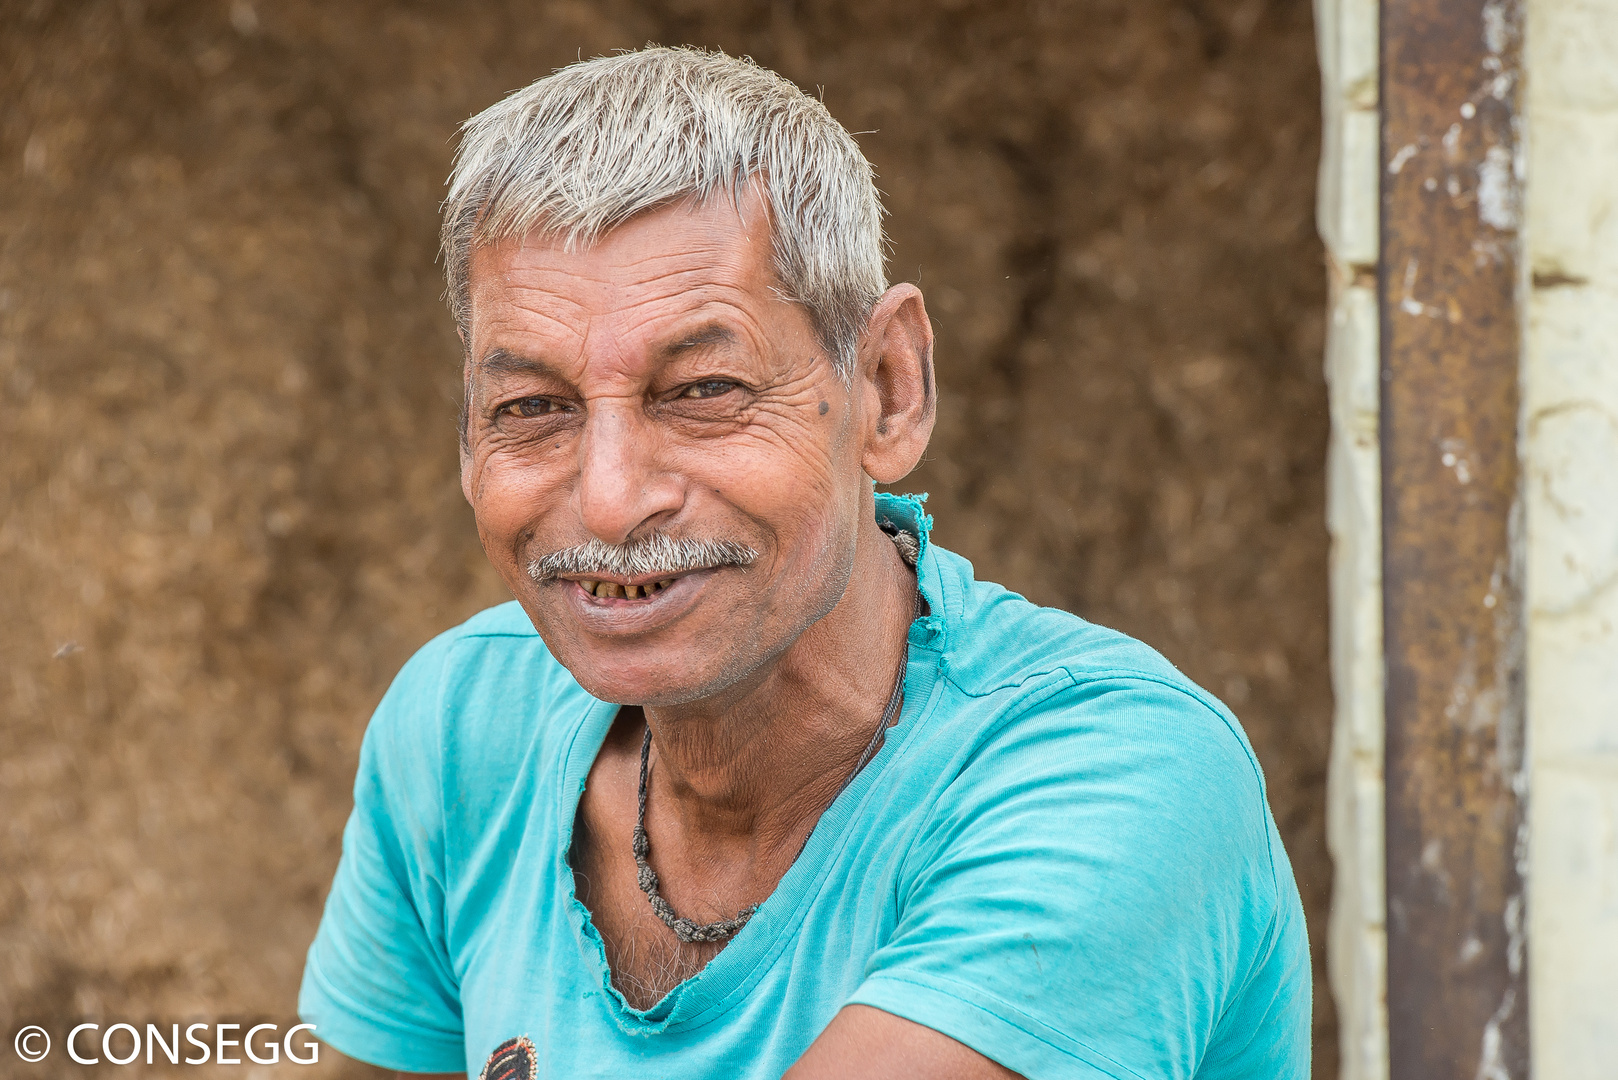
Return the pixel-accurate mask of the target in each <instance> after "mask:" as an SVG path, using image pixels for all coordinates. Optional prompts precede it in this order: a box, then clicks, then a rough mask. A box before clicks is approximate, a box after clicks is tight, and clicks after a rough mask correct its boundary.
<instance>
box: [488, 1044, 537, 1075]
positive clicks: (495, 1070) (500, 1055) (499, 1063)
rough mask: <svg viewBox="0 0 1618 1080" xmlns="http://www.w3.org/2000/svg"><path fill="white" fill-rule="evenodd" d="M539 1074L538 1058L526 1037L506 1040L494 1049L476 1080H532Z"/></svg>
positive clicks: (532, 1045)
mask: <svg viewBox="0 0 1618 1080" xmlns="http://www.w3.org/2000/svg"><path fill="white" fill-rule="evenodd" d="M538 1074H539V1058H538V1056H537V1055H535V1053H534V1044H533V1043H532V1042H531V1041H530V1040H529V1038H528V1036H526V1035H518V1036H517V1037H516V1038H514V1039H507V1040H506V1041H505V1042H503V1043H501V1044H500V1045H499V1046H497V1047H495V1048H494V1053H492V1054H490V1055H489V1060H488V1061H485V1062H484V1063H483V1071H482V1072H480V1073H478V1080H534V1077H535V1076H537V1075H538Z"/></svg>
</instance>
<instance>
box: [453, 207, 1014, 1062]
mask: <svg viewBox="0 0 1618 1080" xmlns="http://www.w3.org/2000/svg"><path fill="white" fill-rule="evenodd" d="M471 281H472V304H473V306H472V319H471V330H470V337H471V340H470V341H469V342H468V343H467V344H468V349H467V356H468V360H467V369H466V383H467V392H468V416H467V436H466V442H465V445H464V447H463V453H462V471H461V477H462V487H463V490H464V491H465V493H466V497H467V500H468V501H469V502H470V503H471V504H472V508H473V510H474V511H475V514H476V517H477V524H478V531H479V534H480V536H481V538H482V540H483V546H484V549H485V550H486V551H487V552H488V555H489V558H490V559H491V560H492V561H493V563H494V565H495V567H496V569H497V570H498V571H499V573H500V575H501V577H502V578H503V579H504V580H505V583H506V585H507V586H508V587H509V588H510V589H511V591H512V593H513V595H514V596H515V597H516V598H517V600H518V601H519V602H520V603H521V604H522V606H523V608H524V610H525V611H526V612H527V613H528V615H529V617H530V618H531V619H532V620H533V622H534V624H535V626H536V627H537V628H538V629H539V631H540V633H541V635H542V636H543V637H544V639H545V641H546V644H547V645H548V646H549V648H550V649H551V651H552V652H553V653H554V654H555V656H556V657H557V658H558V659H559V660H560V661H561V662H562V664H563V665H565V666H566V667H567V668H568V670H569V671H570V672H572V673H573V675H574V677H575V678H576V679H577V680H578V681H579V683H580V684H581V685H583V686H584V688H585V689H586V690H588V691H589V692H590V693H591V694H593V695H595V696H596V697H598V698H601V699H603V700H607V701H619V702H633V703H636V704H637V705H640V706H641V708H625V709H623V710H622V711H621V712H620V714H619V717H618V720H617V722H616V723H615V724H614V726H613V728H612V731H611V732H610V734H609V735H608V738H607V740H606V743H605V745H604V746H603V747H602V750H601V753H600V755H599V756H598V757H597V759H596V761H595V764H594V766H593V767H592V769H591V771H590V774H589V779H588V781H587V784H586V789H585V792H584V796H583V798H582V799H581V801H580V805H579V811H578V821H577V825H576V829H575V833H576V836H575V843H574V848H573V852H572V858H573V865H574V869H575V879H576V885H577V888H578V893H579V898H580V899H581V900H582V901H583V902H584V904H585V905H586V906H587V907H588V908H589V910H590V914H591V918H592V919H593V920H594V923H595V926H596V928H597V929H598V930H599V931H600V933H601V936H602V938H603V939H604V941H605V942H606V944H607V955H608V958H609V961H610V964H611V966H612V969H613V977H614V983H615V985H616V986H617V987H618V988H619V990H620V992H621V993H623V994H624V996H625V997H626V998H627V999H628V1000H629V1002H630V1003H631V1004H633V1005H636V1006H639V1007H646V1006H649V1005H650V1004H652V1003H653V1002H654V1001H655V1000H657V998H659V997H661V996H662V995H663V994H664V993H666V992H667V991H668V990H669V989H670V988H671V987H672V986H674V985H675V984H676V983H678V982H679V981H681V980H682V979H684V978H687V977H689V976H691V975H692V974H695V973H696V972H697V971H699V970H700V969H701V968H702V966H703V965H704V964H705V963H706V962H707V961H708V960H709V959H710V958H711V957H712V956H713V955H714V953H716V952H717V951H718V950H719V948H721V947H722V946H720V945H686V944H681V943H680V942H679V941H678V940H677V939H676V938H675V937H674V934H673V932H672V931H670V930H669V929H668V927H666V926H664V925H663V923H662V922H661V921H659V920H658V918H657V917H656V916H655V915H654V914H653V912H652V910H651V907H650V905H649V904H648V903H647V899H646V896H645V894H643V893H642V892H641V891H640V889H639V888H638V886H637V885H636V881H635V863H634V859H633V856H632V854H631V834H632V830H633V828H634V823H635V814H636V783H637V776H638V768H639V754H640V745H641V739H642V736H643V733H644V731H645V725H646V724H648V723H649V724H650V726H651V730H652V733H653V749H652V774H651V783H650V798H649V808H648V811H647V820H646V825H647V831H648V834H649V837H650V841H651V850H652V856H651V858H652V862H653V865H654V866H655V867H656V869H657V871H658V875H659V878H660V881H661V889H662V892H663V894H664V896H665V897H666V898H667V899H668V901H669V903H670V904H672V905H673V907H674V909H675V911H677V912H679V913H680V914H681V915H683V916H685V917H687V918H691V919H694V920H698V921H709V920H712V919H717V918H720V917H723V916H729V915H734V914H736V912H737V911H739V910H741V909H743V908H746V907H748V906H750V905H752V904H755V903H758V902H760V901H762V900H764V899H765V898H766V897H767V896H768V895H769V894H770V893H771V892H772V891H773V890H774V889H775V886H776V884H777V883H778V882H779V881H780V879H781V877H782V875H783V874H784V873H785V872H786V870H787V869H788V867H789V866H790V865H791V863H792V861H793V859H794V858H795V857H796V856H797V853H798V851H799V849H800V847H801V846H802V843H803V841H804V838H805V837H806V836H807V835H808V834H809V832H810V830H811V829H813V827H814V824H815V821H816V820H817V819H818V817H819V816H820V814H821V812H822V811H823V810H824V809H825V808H826V806H827V805H829V803H830V802H831V800H832V798H833V797H834V796H835V794H836V792H837V790H838V788H839V787H840V785H841V784H842V783H843V781H844V779H845V778H846V777H847V776H848V774H849V772H850V771H851V770H852V768H853V766H854V764H855V762H856V761H857V760H858V758H859V755H860V753H861V751H862V750H863V749H864V747H865V745H866V744H867V742H868V741H869V740H870V738H871V735H872V733H873V731H874V729H875V727H876V725H877V724H878V723H879V722H880V721H881V716H882V711H883V707H884V705H885V704H886V701H887V698H888V695H889V692H890V690H891V688H892V685H893V679H894V677H895V675H896V673H897V670H898V665H899V662H900V657H901V650H902V646H903V641H904V636H905V634H906V627H907V626H908V624H909V621H910V618H911V614H912V604H913V597H914V589H915V583H914V577H913V576H912V574H911V572H910V570H909V569H908V568H906V567H905V565H904V564H903V562H902V561H901V560H900V559H899V557H898V555H897V553H896V551H895V548H894V546H893V544H892V543H891V542H890V541H889V540H888V539H887V537H886V536H885V535H884V534H883V533H882V532H881V531H880V530H879V529H878V528H877V527H876V524H875V522H874V520H873V504H872V494H871V486H870V481H871V480H875V481H877V482H879V483H893V482H895V481H897V480H899V479H900V478H902V477H903V476H904V475H905V474H907V473H908V472H910V470H911V469H912V468H914V467H915V465H916V463H917V462H918V461H919V460H920V458H921V455H922V452H923V450H924V449H925V448H926V445H927V439H928V436H929V435H930V434H931V431H932V425H933V414H934V402H933V394H932V376H931V362H932V361H931V353H932V331H931V328H930V326H929V324H928V321H927V315H926V311H925V309H924V308H923V305H922V298H921V294H920V292H918V291H917V290H916V289H915V288H914V287H912V286H909V285H897V286H895V287H893V288H892V289H890V290H888V292H887V293H886V294H885V295H884V296H883V297H882V299H881V300H880V302H879V303H878V304H877V306H876V308H875V310H874V311H873V313H872V315H871V317H870V320H869V323H868V326H867V330H866V332H865V334H864V336H863V337H862V340H861V347H860V352H859V362H858V369H857V371H856V372H855V373H854V376H853V378H852V379H851V380H849V381H848V382H847V383H845V382H844V381H843V380H842V379H841V378H840V377H839V376H838V375H837V373H836V372H835V370H834V368H833V365H832V361H831V358H830V357H829V356H828V355H827V353H826V351H825V349H824V348H823V347H822V346H821V344H820V342H819V340H818V339H817V337H816V335H815V332H814V327H813V325H812V324H811V322H810V319H809V317H808V315H807V313H806V312H805V310H804V308H803V307H802V306H801V305H799V304H797V303H794V302H791V301H790V300H788V299H785V298H784V297H783V296H782V295H781V293H780V291H779V287H778V284H777V280H776V277H775V274H774V272H773V268H772V258H771V248H770V235H769V226H768V219H767V216H766V213H765V211H764V209H763V204H762V202H761V201H760V200H759V198H758V196H757V193H756V191H754V190H753V189H751V188H748V189H745V190H744V192H743V195H742V198H741V199H740V202H739V205H738V204H736V203H733V202H732V201H731V200H730V199H728V198H725V197H720V198H716V199H714V200H712V201H710V202H708V203H706V204H702V205H692V204H681V205H676V206H673V207H669V208H665V209H661V210H658V211H655V212H652V213H648V214H645V215H642V216H641V217H638V218H636V219H634V220H632V221H630V222H629V223H628V224H625V225H623V226H621V227H619V228H617V229H615V230H613V231H612V232H610V233H608V234H607V235H606V236H605V237H603V238H602V239H601V240H600V241H599V242H597V243H595V244H593V245H590V246H588V247H586V248H584V249H582V250H577V251H571V252H570V251H567V250H565V249H564V248H563V247H561V246H560V245H558V244H557V243H553V242H551V241H550V240H548V239H547V238H545V237H543V236H538V235H534V236H529V237H527V238H524V239H522V240H513V241H508V242H504V243H499V244H494V245H488V246H485V247H482V248H479V249H478V250H476V251H475V252H474V255H473V261H472V270H471ZM657 531H666V532H668V533H669V534H671V535H674V536H685V537H691V538H695V539H715V540H719V539H723V540H733V541H738V542H741V543H744V544H746V545H748V546H749V547H751V548H753V549H754V550H756V551H757V552H758V553H759V557H758V559H757V560H756V561H755V562H754V563H753V564H752V565H751V566H749V567H747V568H745V569H738V568H725V569H715V570H703V571H697V572H694V573H690V574H687V575H684V576H682V577H680V578H678V579H676V580H675V581H674V582H673V583H672V584H670V585H668V586H667V587H666V588H663V589H661V590H660V591H657V592H656V593H654V594H653V595H651V596H649V597H641V598H637V599H629V598H628V597H602V596H599V595H595V593H599V592H602V591H611V590H601V589H599V588H593V591H587V589H586V587H585V586H583V585H581V584H580V583H579V582H578V581H576V580H569V579H566V578H564V579H562V580H559V581H554V582H550V583H539V582H536V581H535V580H534V579H533V578H531V577H530V576H529V574H528V573H527V566H528V564H529V562H530V561H531V560H532V559H534V558H536V557H539V556H542V555H544V554H547V553H549V552H552V551H555V550H558V549H560V548H565V547H569V546H571V545H575V544H579V543H583V542H585V541H587V540H589V539H590V538H591V537H596V538H599V539H600V540H603V541H606V542H608V543H621V542H623V541H625V540H628V539H630V538H632V537H641V536H645V535H647V534H649V533H652V532H657ZM616 584H617V585H619V586H626V585H635V586H640V585H643V584H645V583H643V582H638V581H631V580H627V579H620V580H618V581H617V582H616ZM653 584H654V586H655V585H656V584H657V583H653ZM789 1075H790V1076H792V1077H794V1078H795V1080H814V1078H821V1077H824V1078H830V1077H837V1078H858V1077H873V1078H874V1077H884V1078H888V1077H904V1076H915V1077H922V1076H926V1077H932V1078H959V1080H976V1078H980V1077H981V1078H989V1077H1010V1076H1012V1075H1013V1074H1011V1073H1009V1072H1008V1071H1006V1070H1005V1069H1003V1068H1001V1067H1000V1066H999V1065H997V1064H995V1063H994V1062H992V1061H990V1060H989V1059H987V1058H985V1057H982V1056H981V1055H979V1054H977V1053H976V1052H974V1051H972V1050H970V1049H968V1048H967V1047H965V1046H963V1045H962V1044H960V1043H958V1042H956V1041H954V1040H952V1039H949V1038H947V1037H945V1036H943V1035H940V1034H938V1033H937V1032H934V1031H932V1030H931V1029H929V1028H926V1027H923V1026H921V1025H918V1024H914V1023H911V1022H909V1021H906V1020H901V1019H899V1018H897V1017H894V1016H892V1015H890V1014H888V1013H885V1012H881V1011H879V1010H876V1009H870V1008H865V1007H858V1006H855V1007H849V1008H845V1009H844V1010H842V1012H840V1013H839V1014H838V1015H837V1017H836V1018H835V1019H834V1021H833V1022H832V1024H831V1025H830V1026H829V1027H828V1028H827V1029H826V1031H825V1032H824V1033H822V1034H821V1036H820V1037H819V1038H818V1039H817V1040H816V1041H815V1043H814V1044H813V1046H811V1048H810V1049H809V1051H808V1052H807V1053H806V1054H805V1055H804V1057H803V1058H802V1059H801V1060H800V1061H799V1062H798V1063H797V1065H795V1066H794V1067H793V1069H792V1070H791V1072H790V1073H789Z"/></svg>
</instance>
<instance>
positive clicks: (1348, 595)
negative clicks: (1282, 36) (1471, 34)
mask: <svg viewBox="0 0 1618 1080" xmlns="http://www.w3.org/2000/svg"><path fill="white" fill-rule="evenodd" d="M1315 33H1316V36H1317V37H1318V39H1319V43H1320V70H1321V86H1322V94H1321V97H1322V105H1323V113H1324V116H1325V129H1324V132H1323V137H1322V147H1321V167H1320V203H1319V210H1318V217H1319V224H1320V233H1321V236H1322V237H1323V238H1324V239H1325V241H1326V251H1327V256H1328V264H1329V268H1330V269H1329V273H1330V280H1331V300H1330V304H1331V315H1330V319H1329V320H1328V322H1327V329H1326V379H1327V382H1328V383H1329V384H1330V387H1331V417H1332V435H1331V444H1330V447H1329V449H1328V451H1327V461H1328V464H1327V476H1326V493H1327V507H1326V518H1327V524H1328V527H1329V529H1330V532H1331V608H1332V622H1331V654H1332V686H1333V690H1334V692H1335V695H1336V703H1337V714H1336V720H1335V721H1334V724H1333V729H1332V748H1331V769H1330V774H1329V778H1328V780H1327V792H1328V808H1327V821H1326V829H1327V841H1328V843H1329V845H1330V847H1331V854H1332V859H1333V861H1334V863H1335V865H1336V871H1337V872H1336V876H1335V877H1334V878H1333V888H1332V909H1331V930H1330V937H1329V951H1330V968H1331V986H1332V993H1333V994H1334V996H1335V997H1336V1001H1337V1015H1338V1031H1339V1040H1340V1043H1341V1046H1342V1069H1343V1072H1342V1075H1343V1077H1345V1078H1352V1080H1381V1078H1382V1077H1385V1076H1386V1075H1387V1056H1388V1048H1387V1047H1388V1032H1387V1002H1386V998H1387V981H1386V967H1387V932H1386V928H1385V927H1386V923H1385V919H1386V907H1387V904H1386V888H1385V886H1384V866H1383V862H1384V846H1383V839H1382V838H1383V746H1382V544H1381V513H1382V509H1381V479H1380V470H1381V464H1380V454H1379V451H1378V419H1377V418H1378V399H1379V388H1378V382H1377V379H1378V362H1377V358H1378V352H1377V297H1376V261H1377V243H1378V235H1377V228H1378V220H1379V208H1378V198H1377V195H1378V191H1377V181H1378V175H1377V173H1378V169H1379V164H1378V162H1379V160H1380V154H1379V149H1378V147H1379V140H1380V134H1379V121H1380V117H1379V114H1378V111H1377V2H1376V0H1317V2H1316V4H1315Z"/></svg>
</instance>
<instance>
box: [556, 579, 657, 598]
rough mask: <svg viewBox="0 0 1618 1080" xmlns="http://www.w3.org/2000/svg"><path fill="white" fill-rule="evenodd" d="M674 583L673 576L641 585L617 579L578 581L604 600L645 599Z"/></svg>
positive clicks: (583, 587)
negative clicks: (627, 583) (623, 583)
mask: <svg viewBox="0 0 1618 1080" xmlns="http://www.w3.org/2000/svg"><path fill="white" fill-rule="evenodd" d="M673 584H674V578H671V577H670V578H664V579H663V580H661V581H648V582H645V583H643V584H640V585H620V584H618V583H617V582H616V581H589V580H583V581H580V582H579V583H578V585H579V588H581V589H583V590H584V591H585V592H587V593H589V594H590V595H591V596H595V597H599V598H601V599H603V600H605V599H608V598H612V599H617V600H645V599H647V598H649V597H653V596H656V595H657V594H658V593H660V592H662V591H663V590H664V589H666V588H668V587H669V586H670V585H673Z"/></svg>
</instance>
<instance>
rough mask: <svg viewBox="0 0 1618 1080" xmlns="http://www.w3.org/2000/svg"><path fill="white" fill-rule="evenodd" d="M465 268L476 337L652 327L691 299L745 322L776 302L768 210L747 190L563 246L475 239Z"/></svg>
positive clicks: (690, 305) (675, 315)
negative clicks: (601, 326)
mask: <svg viewBox="0 0 1618 1080" xmlns="http://www.w3.org/2000/svg"><path fill="white" fill-rule="evenodd" d="M469 271H470V273H469V284H470V292H471V301H472V310H471V327H470V330H471V334H472V338H473V340H474V341H477V342H482V341H486V339H488V338H489V337H490V336H491V335H494V336H499V335H502V334H506V333H511V332H527V333H536V334H539V335H541V336H545V335H547V334H552V333H556V334H578V333H582V332H586V331H587V330H589V329H590V328H591V327H592V326H593V325H594V324H597V323H599V322H600V321H601V320H608V321H610V322H611V323H613V324H614V325H613V326H612V329H613V330H614V332H616V333H619V334H623V333H634V332H635V331H636V330H646V331H652V330H655V327H656V324H659V323H663V322H666V321H668V320H669V319H679V318H681V317H683V316H684V315H686V314H688V313H690V312H692V311H694V310H696V309H700V308H714V307H718V308H720V309H729V310H730V311H731V312H733V313H734V314H735V315H737V316H739V317H743V319H744V321H746V319H747V318H748V317H751V318H753V319H757V318H760V317H763V316H765V315H766V309H767V308H769V307H776V306H782V305H780V300H781V299H782V297H781V294H780V293H779V291H778V290H776V289H775V288H774V286H775V284H776V278H775V274H774V268H773V259H772V250H771V244H770V230H769V222H768V217H767V215H766V214H765V213H764V212H763V210H762V207H761V206H760V205H759V203H758V199H757V196H756V194H753V193H751V192H749V193H746V194H744V197H743V198H742V199H741V200H740V201H732V200H731V199H730V198H728V197H724V196H721V197H718V198H713V199H709V200H707V201H706V202H703V203H699V204H692V203H690V202H685V203H678V204H675V205H672V206H668V207H663V208H660V209H657V210H653V211H648V212H647V213H644V214H641V215H639V216H637V217H635V218H632V219H631V220H629V221H628V222H625V223H624V224H622V225H620V226H618V227H616V228H614V229H612V230H610V231H608V232H607V233H606V234H605V235H603V236H602V237H600V238H599V239H597V240H595V241H594V242H592V243H588V244H582V245H576V246H572V247H571V248H570V245H568V244H567V243H566V242H565V241H564V240H563V239H562V238H559V237H555V236H552V235H548V234H545V233H542V232H534V233H529V234H528V235H526V236H521V237H514V238H511V239H507V240H501V241H498V242H495V243H491V244H486V245H482V246H479V247H477V248H475V249H474V250H473V252H472V259H471V265H470V267H469ZM722 313H723V312H721V314H722ZM710 314H712V313H710ZM478 351H481V350H478Z"/></svg>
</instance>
